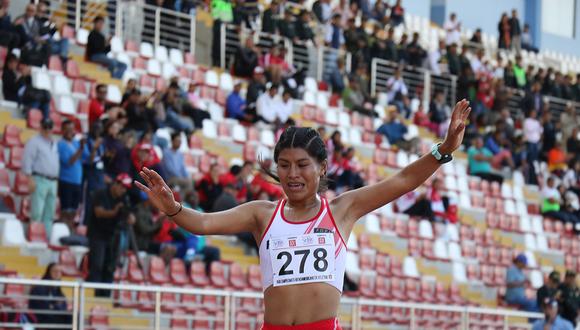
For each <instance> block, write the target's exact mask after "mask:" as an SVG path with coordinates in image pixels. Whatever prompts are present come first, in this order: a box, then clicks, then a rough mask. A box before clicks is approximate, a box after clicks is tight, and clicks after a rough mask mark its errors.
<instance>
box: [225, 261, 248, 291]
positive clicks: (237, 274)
mask: <svg viewBox="0 0 580 330" xmlns="http://www.w3.org/2000/svg"><path fill="white" fill-rule="evenodd" d="M229 270H230V274H229V277H230V286H231V287H232V288H234V289H236V290H244V289H247V288H248V278H247V276H246V274H245V273H244V270H243V269H242V267H241V266H240V264H238V263H235V262H234V263H232V264H231V265H230V269H229Z"/></svg>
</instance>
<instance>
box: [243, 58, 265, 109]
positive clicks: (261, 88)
mask: <svg viewBox="0 0 580 330" xmlns="http://www.w3.org/2000/svg"><path fill="white" fill-rule="evenodd" d="M265 92H266V77H265V76H264V69H263V68H262V67H260V66H258V67H256V68H255V69H254V72H253V75H252V79H251V80H250V83H249V84H248V90H247V91H246V106H247V107H248V110H250V111H252V109H253V110H254V111H255V108H256V104H255V103H256V101H258V97H260V95H262V93H265Z"/></svg>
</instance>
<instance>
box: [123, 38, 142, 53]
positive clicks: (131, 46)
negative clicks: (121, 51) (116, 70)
mask: <svg viewBox="0 0 580 330" xmlns="http://www.w3.org/2000/svg"><path fill="white" fill-rule="evenodd" d="M125 51H126V52H129V53H137V54H138V53H139V44H137V43H136V42H135V41H133V40H127V41H126V42H125Z"/></svg>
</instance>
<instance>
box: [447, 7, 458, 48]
mask: <svg viewBox="0 0 580 330" xmlns="http://www.w3.org/2000/svg"><path fill="white" fill-rule="evenodd" d="M443 29H445V32H447V36H446V38H445V40H446V43H447V45H451V44H452V43H459V41H460V38H461V35H460V32H461V22H459V21H458V20H457V15H455V13H451V15H450V16H449V20H448V21H447V22H445V24H443Z"/></svg>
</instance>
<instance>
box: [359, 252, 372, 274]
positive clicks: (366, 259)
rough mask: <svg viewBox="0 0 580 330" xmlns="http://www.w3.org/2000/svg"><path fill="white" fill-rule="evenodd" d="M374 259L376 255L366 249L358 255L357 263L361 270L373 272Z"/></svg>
mask: <svg viewBox="0 0 580 330" xmlns="http://www.w3.org/2000/svg"><path fill="white" fill-rule="evenodd" d="M375 259H376V253H373V250H369V249H366V250H364V251H361V253H359V263H360V268H361V269H362V270H374V269H375Z"/></svg>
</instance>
